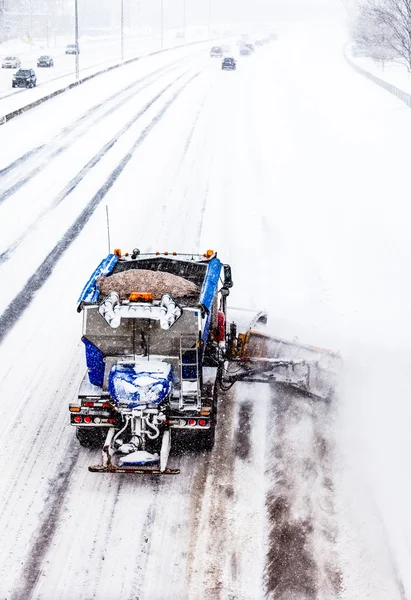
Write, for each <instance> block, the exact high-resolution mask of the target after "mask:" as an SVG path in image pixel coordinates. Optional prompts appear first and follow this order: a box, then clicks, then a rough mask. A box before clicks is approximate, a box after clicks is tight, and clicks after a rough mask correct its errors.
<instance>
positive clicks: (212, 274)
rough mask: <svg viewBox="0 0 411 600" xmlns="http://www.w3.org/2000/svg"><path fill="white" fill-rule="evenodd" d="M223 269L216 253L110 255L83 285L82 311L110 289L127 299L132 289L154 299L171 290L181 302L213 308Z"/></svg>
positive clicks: (99, 299)
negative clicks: (208, 254)
mask: <svg viewBox="0 0 411 600" xmlns="http://www.w3.org/2000/svg"><path fill="white" fill-rule="evenodd" d="M221 268H222V264H221V262H220V260H219V259H218V258H217V257H216V255H215V254H213V255H212V256H210V258H206V257H205V256H202V255H192V254H190V255H167V254H165V255H159V254H140V255H139V256H137V257H136V258H130V257H129V256H124V257H123V256H118V255H116V254H109V255H108V256H107V257H106V258H105V259H103V260H102V262H101V263H100V264H99V266H98V267H97V268H96V269H95V271H94V272H93V274H92V275H91V277H90V279H89V280H88V282H87V283H86V285H85V286H84V288H83V291H82V293H81V295H80V297H79V300H78V302H79V310H81V305H82V304H83V303H87V304H95V303H97V302H99V301H101V300H102V299H103V297H104V296H106V295H107V294H108V293H110V291H116V292H117V293H118V294H119V296H120V299H121V300H125V299H128V296H129V295H130V294H131V293H132V292H141V293H152V294H153V299H159V298H161V296H162V294H166V293H168V294H171V295H172V296H173V297H175V298H176V299H179V300H180V301H182V304H185V305H187V306H193V305H194V306H196V305H197V306H200V305H202V306H205V307H206V308H207V309H208V310H210V309H211V305H212V302H213V299H214V296H215V293H216V291H217V288H218V282H219V278H220V272H221ZM143 287H144V289H142V288H143ZM136 288H137V289H136ZM148 288H150V289H148Z"/></svg>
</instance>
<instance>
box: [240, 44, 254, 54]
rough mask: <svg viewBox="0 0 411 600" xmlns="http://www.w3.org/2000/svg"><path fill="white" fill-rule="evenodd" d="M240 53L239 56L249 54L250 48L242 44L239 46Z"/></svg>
mask: <svg viewBox="0 0 411 600" xmlns="http://www.w3.org/2000/svg"><path fill="white" fill-rule="evenodd" d="M240 54H241V56H250V54H251V50H250V48H248V47H247V46H242V47H241V48H240Z"/></svg>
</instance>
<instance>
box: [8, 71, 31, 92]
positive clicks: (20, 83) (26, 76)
mask: <svg viewBox="0 0 411 600" xmlns="http://www.w3.org/2000/svg"><path fill="white" fill-rule="evenodd" d="M36 84H37V77H36V74H35V72H34V69H19V70H18V71H16V73H14V75H13V81H12V83H11V86H12V87H25V88H33V87H36Z"/></svg>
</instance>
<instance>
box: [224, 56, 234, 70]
mask: <svg viewBox="0 0 411 600" xmlns="http://www.w3.org/2000/svg"><path fill="white" fill-rule="evenodd" d="M221 68H222V70H223V71H235V70H236V68H237V64H236V62H235V60H234V58H231V57H229V56H227V57H226V58H225V59H224V60H223V62H222V64H221Z"/></svg>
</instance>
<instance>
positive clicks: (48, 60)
mask: <svg viewBox="0 0 411 600" xmlns="http://www.w3.org/2000/svg"><path fill="white" fill-rule="evenodd" d="M37 66H38V67H54V60H53V59H52V57H51V56H40V58H38V59H37Z"/></svg>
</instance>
